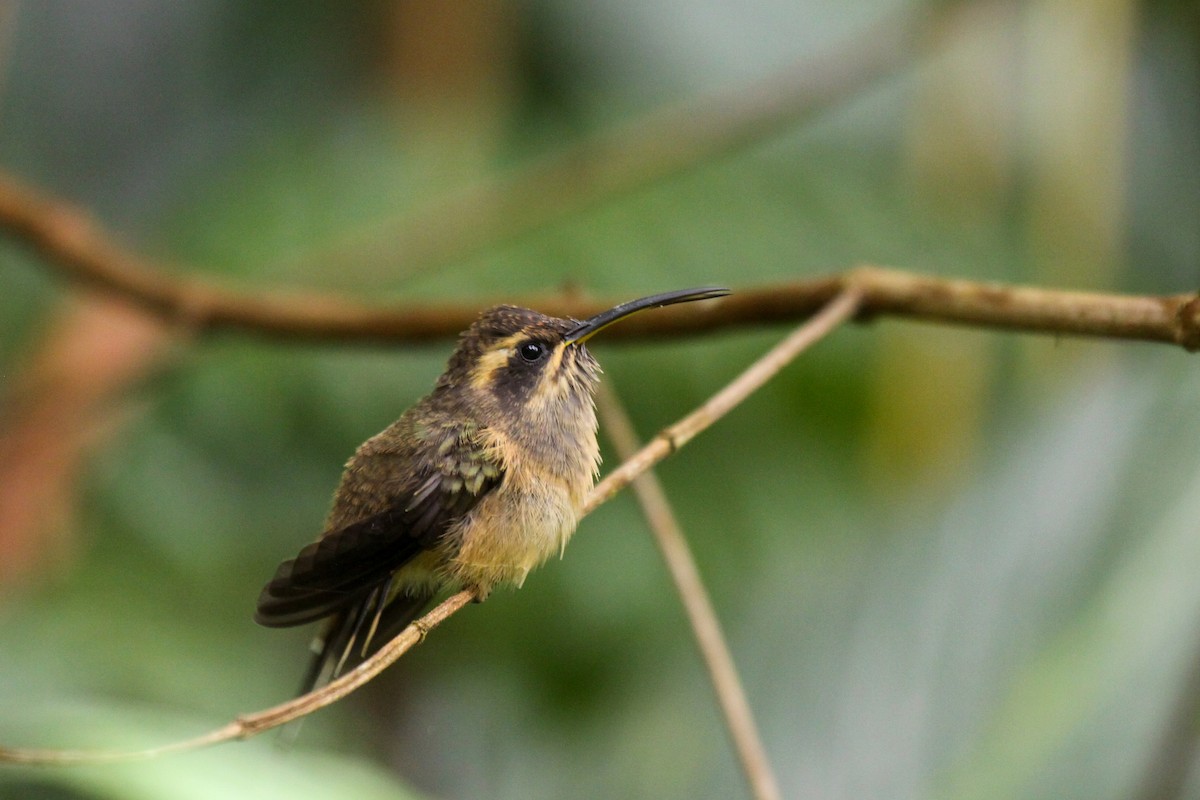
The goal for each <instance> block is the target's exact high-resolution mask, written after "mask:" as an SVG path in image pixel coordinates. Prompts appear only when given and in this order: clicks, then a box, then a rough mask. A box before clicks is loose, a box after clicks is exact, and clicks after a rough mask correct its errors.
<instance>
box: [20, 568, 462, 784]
mask: <svg viewBox="0 0 1200 800" xmlns="http://www.w3.org/2000/svg"><path fill="white" fill-rule="evenodd" d="M474 597H475V595H474V594H473V593H471V592H469V591H462V592H459V593H458V594H455V595H451V596H450V597H448V598H446V599H445V600H444V601H442V602H441V603H440V604H439V605H438V606H436V607H435V608H434V609H433V610H432V611H430V612H429V613H428V614H426V615H425V616H423V617H421V618H420V619H419V620H417V621H416V622H414V623H412V624H411V625H409V626H408V627H407V628H405V629H404V630H403V631H401V632H400V633H399V635H397V636H396V637H395V638H394V639H392V640H391V641H389V642H388V643H387V644H385V645H384V646H383V647H381V648H380V649H379V651H378V652H376V653H375V654H373V655H372V656H371V657H370V658H369V659H367V660H366V661H364V662H363V663H361V664H359V665H358V666H357V667H355V668H354V669H352V670H351V671H350V672H347V673H346V674H345V675H342V676H341V677H340V678H338V679H337V680H334V681H331V682H330V683H328V684H326V685H325V686H322V687H321V688H319V689H314V690H313V691H311V692H309V693H308V694H303V695H300V696H299V697H297V698H295V699H293V700H289V701H288V702H286V703H280V704H279V705H277V706H272V707H271V708H268V709H264V710H263V711H256V712H255V713H253V714H242V715H240V716H238V717H237V718H236V719H234V720H233V721H232V722H230V723H229V724H227V725H224V726H222V727H220V728H216V729H214V730H211V731H209V732H208V733H205V734H203V735H201V736H196V737H193V738H191V739H183V740H181V741H178V742H171V743H170V744H165V745H162V746H160V747H151V748H148V749H145V750H124V751H121V750H53V749H35V748H11V747H0V764H5V763H7V764H36V765H48V766H62V765H70V764H110V763H116V762H122V761H141V760H144V759H148V758H156V757H158V756H164V755H168V754H171V753H180V752H184V751H188V750H198V749H200V748H202V747H209V746H210V745H214V744H221V743H222V742H229V741H233V740H234V739H249V738H250V737H251V736H257V735H258V734H260V733H262V732H264V731H268V730H270V729H271V728H277V727H279V726H280V725H284V724H286V723H288V722H291V721H292V720H294V719H299V718H300V717H305V716H308V715H309V714H311V713H313V712H314V711H317V710H319V709H322V708H324V707H325V706H328V705H331V704H332V703H335V702H337V701H338V700H340V699H342V698H343V697H345V696H346V695H348V694H350V693H351V692H353V691H354V690H355V689H358V688H359V687H361V686H362V685H364V684H365V683H367V682H368V681H370V680H371V679H372V678H374V677H375V676H376V675H378V674H379V673H380V672H382V671H383V670H384V669H386V668H387V667H388V666H389V665H390V664H392V663H393V662H394V661H396V659H398V658H400V656H402V655H404V654H405V653H406V652H408V651H409V650H411V649H412V648H413V647H414V646H415V645H417V644H420V643H421V641H423V640H424V638H425V635H426V634H427V633H428V632H429V631H431V630H433V629H434V628H436V627H437V626H438V625H440V624H441V623H442V622H444V621H445V620H446V619H447V618H449V617H450V616H451V615H452V614H454V613H455V612H456V611H458V610H459V609H461V608H462V607H463V606H465V605H467V604H468V603H470V602H471V600H473V599H474Z"/></svg>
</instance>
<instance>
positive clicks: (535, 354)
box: [517, 342, 547, 364]
mask: <svg viewBox="0 0 1200 800" xmlns="http://www.w3.org/2000/svg"><path fill="white" fill-rule="evenodd" d="M517 352H519V353H520V354H521V358H523V359H525V360H526V361H527V362H529V363H530V364H532V363H534V362H535V361H541V360H542V359H543V358H545V356H546V352H547V349H546V345H544V344H542V343H541V342H526V343H525V344H523V345H521V346H520V347H519V348H518V349H517Z"/></svg>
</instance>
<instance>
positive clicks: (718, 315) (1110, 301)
mask: <svg viewBox="0 0 1200 800" xmlns="http://www.w3.org/2000/svg"><path fill="white" fill-rule="evenodd" d="M0 229H4V230H6V231H7V232H8V233H9V234H10V235H12V236H15V237H16V238H18V239H20V240H21V241H24V242H25V243H26V244H29V245H30V246H32V247H33V248H34V249H35V250H37V251H38V252H39V253H40V254H41V255H42V256H43V257H44V258H45V260H46V263H47V265H49V266H51V267H54V268H56V269H58V270H59V271H60V272H62V273H63V274H64V275H66V276H67V277H68V278H70V279H71V280H74V281H77V282H79V283H81V284H84V285H87V286H91V287H94V288H99V289H101V290H103V291H105V292H108V293H111V294H113V295H115V296H117V297H120V298H122V299H124V300H127V301H129V302H130V303H133V304H134V305H137V306H139V307H141V308H143V309H145V310H147V311H149V312H150V313H152V314H154V315H155V316H158V317H161V318H162V319H164V320H165V321H166V322H168V323H172V324H183V325H184V326H186V328H187V329H188V330H190V331H194V332H196V333H203V332H210V333H211V332H218V331H237V332H240V333H244V334H254V335H260V336H272V337H277V338H284V339H287V340H289V341H313V340H323V341H341V342H374V343H385V342H386V343H398V342H408V343H413V342H426V341H430V340H434V339H449V338H452V337H454V336H457V335H458V333H459V332H461V331H462V330H463V329H465V328H466V327H467V326H468V325H470V324H471V322H473V321H474V319H475V317H476V316H477V315H478V313H479V309H481V308H486V307H487V306H490V305H495V304H496V303H497V302H501V301H505V302H516V303H518V304H520V305H525V306H529V307H532V308H537V309H538V310H540V311H542V312H544V313H547V314H551V315H553V316H559V317H576V318H583V317H588V316H590V315H592V314H594V313H596V312H598V311H601V310H603V309H605V308H608V307H611V306H612V305H614V304H615V300H617V299H619V300H625V299H628V298H624V297H622V298H616V299H614V301H610V302H596V301H592V302H586V301H582V300H580V299H578V298H570V297H561V296H559V297H548V296H542V297H505V298H490V299H479V300H473V301H465V302H459V303H455V304H446V305H432V304H411V305H396V306H391V307H387V308H384V307H376V306H370V305H367V304H363V303H357V302H354V301H352V300H350V299H348V298H341V297H337V296H335V295H332V294H300V293H289V294H284V293H261V294H247V293H239V292H235V291H232V290H229V289H226V288H222V287H220V286H217V285H215V284H211V283H206V282H202V281H198V280H195V279H191V278H186V277H177V276H175V275H173V274H172V273H171V272H170V271H167V270H164V269H162V268H160V267H156V266H155V265H152V264H150V263H149V262H146V261H143V260H142V259H141V258H139V257H138V256H136V255H134V254H132V253H130V252H127V251H125V250H124V249H122V248H120V247H119V246H118V245H116V244H115V243H113V242H112V240H111V239H110V238H109V237H108V236H107V235H106V234H105V233H104V232H103V231H101V230H100V229H99V228H97V227H96V226H94V225H93V224H92V223H91V222H90V220H89V219H88V217H87V215H86V214H84V213H83V212H82V211H80V210H79V209H76V208H74V207H72V206H69V205H67V204H64V203H62V202H61V201H58V200H54V199H49V198H45V197H42V196H40V195H39V194H37V193H36V192H34V191H32V190H30V189H28V188H26V187H23V186H21V185H19V184H18V183H16V182H15V181H13V180H12V179H11V178H6V177H5V176H4V175H3V174H2V173H0ZM850 288H854V289H857V290H859V291H860V292H861V293H862V317H863V318H864V319H865V318H871V317H879V316H905V317H911V318H914V319H925V320H930V321H935V322H952V323H958V324H963V325H972V326H977V327H988V328H1001V329H1007V330H1017V331H1027V332H1031V333H1048V334H1054V335H1074V336H1096V337H1106V338H1113V339H1129V340H1142V341H1155V342H1166V343H1172V344H1177V345H1181V346H1182V347H1184V348H1185V349H1187V350H1197V349H1200V295H1197V294H1195V293H1188V294H1178V295H1164V296H1137V295H1120V294H1105V293H1100V292H1074V291H1063V290H1056V289H1044V288H1039V287H1032V286H1017V285H1012V284H1000V283H983V282H978V281H964V280H953V279H945V278H935V277H931V276H924V275H918V274H915V273H911V272H902V271H900V270H894V269H886V268H883V267H875V266H864V267H859V268H858V269H853V270H850V271H848V272H844V273H842V274H839V275H832V276H829V277H825V278H817V279H813V280H804V281H795V282H791V283H786V284H779V285H775V286H763V287H748V288H740V289H738V291H737V292H736V293H735V294H734V295H732V296H730V297H726V298H723V299H721V300H719V301H717V302H713V303H706V304H705V307H704V308H689V309H679V308H666V309H663V310H662V311H660V312H659V313H656V314H643V315H640V316H635V317H633V318H631V319H629V320H628V321H627V322H626V323H625V324H623V325H621V326H619V327H614V328H613V329H612V331H611V332H606V339H605V340H606V341H609V340H620V339H629V338H647V337H664V336H689V335H695V334H697V333H701V332H711V331H716V330H721V329H726V328H730V327H739V326H740V327H749V326H753V327H762V326H764V325H771V324H777V323H783V322H791V323H794V322H797V321H800V320H803V319H806V318H807V317H808V316H810V315H811V314H813V313H814V312H816V311H817V310H818V309H820V308H822V307H823V306H824V305H825V304H826V303H828V302H829V301H830V300H831V299H833V298H834V297H835V296H836V295H837V294H838V293H839V292H842V291H844V290H846V289H850Z"/></svg>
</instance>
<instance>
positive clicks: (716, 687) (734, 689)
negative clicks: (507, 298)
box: [596, 380, 780, 800]
mask: <svg viewBox="0 0 1200 800" xmlns="http://www.w3.org/2000/svg"><path fill="white" fill-rule="evenodd" d="M596 400H597V408H598V409H599V411H600V417H601V420H602V422H603V423H604V430H605V433H606V435H607V436H608V439H609V441H611V442H612V443H613V447H614V449H616V451H617V455H618V456H619V457H620V458H621V459H622V460H625V459H628V458H631V457H632V456H633V455H634V454H635V453H636V452H637V451H638V448H640V447H641V444H640V443H639V442H638V437H637V431H635V430H634V427H633V422H632V421H631V420H630V419H629V414H628V413H627V412H626V411H625V408H624V406H623V404H622V403H621V400H620V398H619V397H618V396H617V393H616V391H615V390H614V389H613V387H612V383H611V380H610V381H606V382H605V383H604V384H602V385H601V386H600V390H599V392H598V393H597V395H596ZM633 491H634V493H635V494H636V495H637V498H638V502H639V503H640V504H641V506H642V513H643V515H644V516H645V517H646V521H647V523H649V525H650V530H651V532H652V533H653V534H654V541H655V543H656V544H657V545H658V549H659V551H660V552H661V553H662V557H663V561H664V562H666V565H667V570H668V572H670V574H671V579H672V580H673V581H674V582H675V590H676V591H677V592H678V593H679V599H680V600H681V601H682V603H683V608H684V611H685V612H686V613H687V618H688V622H689V623H690V624H691V626H692V635H693V636H694V637H695V639H696V645H697V647H698V648H699V650H700V655H701V656H702V657H703V659H704V665H705V667H707V669H708V678H709V681H710V682H711V683H712V687H713V691H714V692H715V694H716V696H717V703H718V704H719V705H720V707H721V713H722V714H724V715H725V728H726V730H728V731H729V737H730V739H732V740H733V746H734V749H735V750H736V751H737V756H738V760H739V761H740V762H741V765H742V771H743V772H744V773H745V775H746V781H747V782H748V783H749V784H750V791H751V792H752V794H753V796H754V797H755V798H756V800H779V798H780V793H779V781H778V780H777V779H776V777H775V772H774V770H773V769H772V768H771V762H770V760H769V759H768V758H767V749H766V747H765V746H764V745H763V741H762V736H761V735H760V734H759V732H758V726H757V725H756V724H755V722H754V713H753V712H752V711H751V709H750V702H749V700H747V699H746V690H745V688H744V687H743V686H742V681H741V678H740V677H738V671H737V666H736V665H735V664H734V663H733V654H732V653H731V652H730V650H729V645H728V643H727V642H726V641H725V634H724V633H723V632H722V630H721V622H720V620H719V619H717V613H716V611H715V610H714V609H713V605H712V600H711V599H710V598H709V596H708V592H707V591H706V590H705V588H704V581H703V579H702V578H701V577H700V569H699V567H698V566H697V565H696V559H695V558H694V557H693V556H692V551H691V548H690V547H688V543H687V539H686V538H685V537H684V535H683V530H682V529H681V528H680V526H679V521H678V520H677V519H676V517H675V512H674V510H673V509H672V508H671V503H670V501H669V500H667V493H666V492H665V491H664V490H663V487H662V483H661V482H660V481H659V480H658V476H656V475H655V474H654V471H653V470H646V471H645V472H644V473H642V474H641V475H639V476H638V477H636V478H634V480H633Z"/></svg>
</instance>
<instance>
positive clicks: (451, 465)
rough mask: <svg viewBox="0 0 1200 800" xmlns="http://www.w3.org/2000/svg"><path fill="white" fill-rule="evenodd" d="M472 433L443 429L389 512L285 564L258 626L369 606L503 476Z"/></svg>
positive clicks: (264, 598)
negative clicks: (363, 604) (364, 602)
mask: <svg viewBox="0 0 1200 800" xmlns="http://www.w3.org/2000/svg"><path fill="white" fill-rule="evenodd" d="M473 434H474V431H473V430H470V429H466V428H453V429H450V428H447V429H444V430H442V431H441V432H440V434H439V437H438V441H437V442H435V443H434V444H435V446H436V450H435V453H436V455H435V457H434V458H433V459H431V465H430V467H429V468H428V471H427V472H425V473H424V474H422V475H420V476H418V477H417V479H416V480H414V481H413V482H412V483H411V484H410V485H409V486H407V487H406V488H404V489H402V490H401V491H400V493H399V494H398V495H397V496H395V497H394V498H392V499H391V500H390V501H389V504H388V506H387V508H386V509H385V510H384V511H381V512H379V513H376V514H373V515H371V516H368V517H366V518H364V519H360V520H357V521H355V522H353V523H351V524H348V525H345V526H344V527H342V528H339V529H336V530H331V531H328V532H327V533H326V534H325V535H324V536H322V537H321V538H320V539H318V540H317V541H315V542H313V543H312V544H310V545H308V546H307V547H305V548H304V549H303V550H301V551H300V552H299V554H297V555H296V557H295V558H292V559H289V560H287V561H284V562H283V563H282V564H280V565H279V568H278V569H277V570H276V572H275V576H274V577H273V578H272V579H271V580H270V581H269V582H268V583H267V585H266V586H264V587H263V590H262V593H261V594H260V595H259V598H258V608H257V610H256V612H255V614H254V619H255V621H257V622H258V623H259V624H261V625H266V626H268V627H273V628H283V627H289V626H292V625H302V624H304V623H306V622H312V621H314V620H317V619H320V618H322V617H325V616H328V615H330V614H332V613H334V612H336V611H340V610H342V609H344V608H347V607H349V606H351V605H353V604H355V603H358V602H360V601H362V600H364V599H365V598H366V597H367V596H368V595H369V594H370V593H371V592H372V591H373V590H375V589H376V588H378V587H379V586H380V585H381V584H383V583H384V582H385V581H387V580H388V579H389V578H390V577H391V575H392V573H393V572H395V571H396V570H397V569H399V568H400V567H402V566H403V565H405V564H407V563H408V562H409V561H411V560H412V559H413V558H414V557H416V556H417V555H418V554H420V553H421V552H423V551H425V550H428V549H430V548H432V547H434V546H435V545H436V544H437V542H438V540H439V539H440V538H441V537H442V535H443V534H445V533H446V531H447V530H449V529H450V527H451V526H452V525H454V523H456V522H457V521H458V520H460V519H461V518H462V517H463V516H464V515H465V514H466V513H467V512H469V511H470V510H471V509H472V508H474V507H475V505H476V504H477V503H478V502H479V501H480V499H482V498H483V497H484V496H485V495H487V494H488V492H490V491H492V490H493V489H495V488H496V487H497V486H499V485H500V482H501V481H502V480H503V478H504V470H503V467H502V465H501V464H500V463H499V462H498V460H497V459H495V458H494V457H491V456H490V455H489V454H488V453H487V452H486V451H484V450H483V449H481V448H480V446H479V445H478V439H477V438H476V437H475V436H474V435H473ZM380 599H383V598H380Z"/></svg>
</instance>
